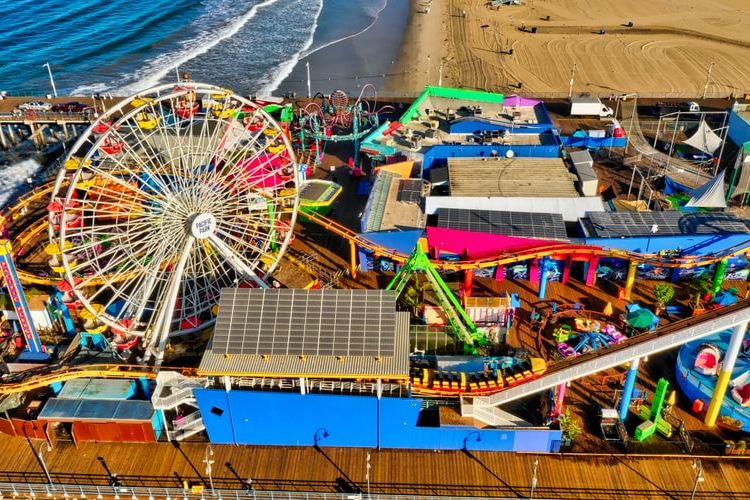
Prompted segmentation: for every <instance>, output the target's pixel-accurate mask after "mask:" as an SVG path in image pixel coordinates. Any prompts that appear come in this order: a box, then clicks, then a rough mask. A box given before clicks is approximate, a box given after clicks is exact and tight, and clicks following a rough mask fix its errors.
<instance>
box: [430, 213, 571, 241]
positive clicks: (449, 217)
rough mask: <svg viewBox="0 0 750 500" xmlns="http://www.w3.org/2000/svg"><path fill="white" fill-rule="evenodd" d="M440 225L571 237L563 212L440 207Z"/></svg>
mask: <svg viewBox="0 0 750 500" xmlns="http://www.w3.org/2000/svg"><path fill="white" fill-rule="evenodd" d="M438 227H442V228H446V229H461V230H464V231H474V232H477V233H489V234H501V235H505V236H515V237H521V238H540V239H551V240H567V239H568V237H567V234H566V232H565V221H564V220H563V217H562V215H560V214H543V213H526V212H505V211H496V210H465V209H460V208H441V209H439V210H438Z"/></svg>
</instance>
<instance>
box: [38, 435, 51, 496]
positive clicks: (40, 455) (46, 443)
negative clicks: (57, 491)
mask: <svg viewBox="0 0 750 500" xmlns="http://www.w3.org/2000/svg"><path fill="white" fill-rule="evenodd" d="M45 449H46V451H47V453H49V452H50V451H52V444H50V442H49V441H44V442H43V443H42V444H41V445H40V446H39V451H38V452H37V454H36V456H37V458H39V463H41V464H42V470H43V471H44V475H45V476H47V482H48V483H49V484H50V485H52V486H53V487H54V483H53V482H52V476H50V475H49V469H47V464H46V463H45V462H44V451H45Z"/></svg>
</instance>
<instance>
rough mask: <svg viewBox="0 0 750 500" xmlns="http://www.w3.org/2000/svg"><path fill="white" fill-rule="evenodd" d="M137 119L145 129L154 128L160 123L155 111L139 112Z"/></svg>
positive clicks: (139, 124)
mask: <svg viewBox="0 0 750 500" xmlns="http://www.w3.org/2000/svg"><path fill="white" fill-rule="evenodd" d="M135 121H136V123H137V124H138V126H139V127H140V128H142V129H143V130H152V129H153V128H155V127H156V126H157V125H158V124H159V117H158V116H156V115H155V114H153V113H138V114H137V115H135Z"/></svg>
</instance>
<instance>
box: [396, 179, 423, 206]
mask: <svg viewBox="0 0 750 500" xmlns="http://www.w3.org/2000/svg"><path fill="white" fill-rule="evenodd" d="M421 198H422V181H421V180H419V179H402V180H401V183H400V184H399V186H398V198H397V199H398V201H402V202H404V203H419V200H420V199H421Z"/></svg>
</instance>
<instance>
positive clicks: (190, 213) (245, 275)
mask: <svg viewBox="0 0 750 500" xmlns="http://www.w3.org/2000/svg"><path fill="white" fill-rule="evenodd" d="M144 96H145V97H146V98H145V99H144ZM217 96H220V99H217ZM134 101H135V102H134ZM217 109H218V110H220V112H215V111H216V110H217ZM185 110H190V112H189V113H188V112H186V111H185ZM144 116H146V117H149V118H150V119H151V122H150V123H149V127H144V126H143V125H144V124H143V118H144ZM115 146H116V147H115ZM66 165H71V166H74V167H75V169H67V168H66V169H62V170H61V172H60V174H59V176H58V178H57V181H56V184H55V188H54V190H53V199H52V201H53V203H54V207H55V209H56V211H55V212H52V211H51V212H50V220H51V221H53V219H54V221H53V222H54V223H51V224H49V237H50V241H51V242H52V243H55V244H56V245H57V247H58V248H61V249H64V251H63V252H62V255H61V256H60V261H61V262H62V264H63V267H64V273H63V278H64V281H63V282H62V283H61V285H60V288H61V289H64V290H65V295H64V297H65V298H66V299H67V301H68V302H70V303H73V304H76V305H80V306H82V307H85V309H86V310H87V311H88V312H89V315H90V316H89V317H90V319H91V321H92V322H100V323H101V324H104V325H108V326H109V327H110V330H111V332H112V334H113V338H112V341H113V343H114V344H116V345H118V347H121V348H122V347H123V346H125V347H127V348H130V347H134V346H135V345H136V344H137V343H138V341H139V340H140V341H142V343H143V345H144V348H145V355H144V359H145V360H149V359H150V358H151V357H152V356H153V357H155V362H156V364H160V363H161V360H162V356H163V352H164V347H165V345H166V342H167V339H168V337H170V336H178V335H183V334H187V333H192V332H196V331H198V330H201V329H203V328H205V327H206V326H209V325H211V324H212V323H213V322H214V320H215V314H216V308H215V307H214V306H215V305H216V304H217V302H218V299H219V290H220V289H221V288H222V287H232V286H238V285H242V284H247V285H249V286H256V287H266V286H267V285H266V283H265V281H264V279H263V277H264V276H268V275H269V274H270V273H271V272H272V271H273V270H274V269H275V268H276V267H277V265H278V263H279V260H280V259H281V257H282V255H283V253H284V251H285V250H286V247H287V246H288V244H289V242H290V239H291V237H292V232H291V231H290V230H289V228H291V227H293V225H294V221H295V218H296V212H297V206H298V177H297V169H296V165H295V158H294V154H293V152H292V148H291V145H290V144H289V141H288V139H287V137H286V136H285V134H284V133H283V132H282V129H281V127H280V126H279V125H278V124H277V123H276V122H275V121H274V120H273V119H272V118H271V117H270V116H269V115H268V114H267V113H265V112H264V111H263V110H262V109H261V108H260V107H259V106H257V105H255V104H254V103H252V102H250V101H248V100H246V99H244V98H242V97H240V96H237V95H233V94H231V93H230V92H227V91H224V90H222V89H220V88H218V87H213V86H209V85H203V84H198V83H192V82H189V83H187V82H182V83H181V84H180V86H178V87H173V86H172V85H164V86H160V87H156V88H154V89H151V90H150V91H147V92H145V93H142V94H140V95H139V96H138V98H137V100H134V99H133V98H131V99H127V100H125V101H123V102H122V103H120V104H119V105H117V106H115V107H114V108H112V109H110V110H109V111H108V112H107V113H106V114H104V115H103V116H101V117H100V118H99V119H98V120H97V122H96V123H95V124H93V125H92V127H91V128H90V129H89V130H88V131H87V133H85V134H83V136H82V137H81V138H80V139H79V140H78V142H77V143H76V144H75V146H74V147H73V148H72V150H71V153H70V158H68V161H67V162H66Z"/></svg>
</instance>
